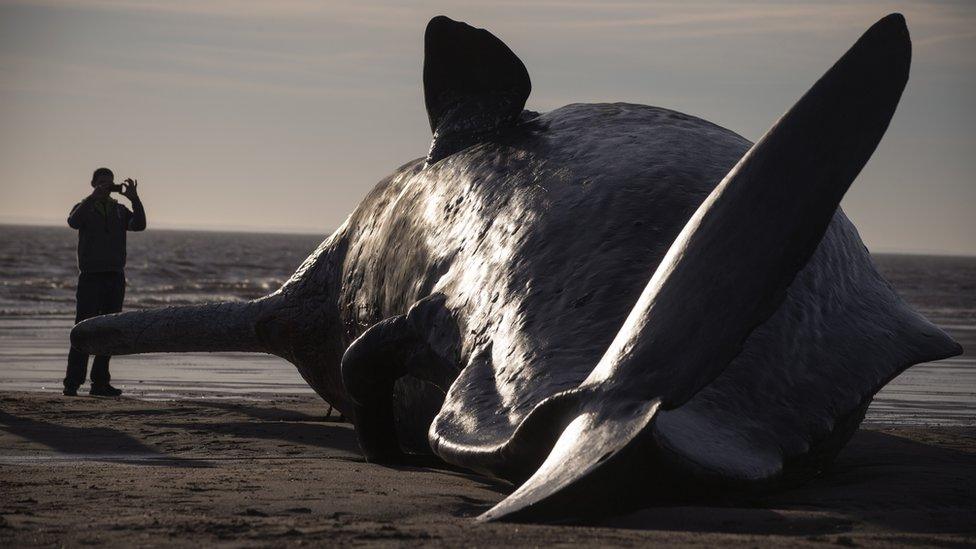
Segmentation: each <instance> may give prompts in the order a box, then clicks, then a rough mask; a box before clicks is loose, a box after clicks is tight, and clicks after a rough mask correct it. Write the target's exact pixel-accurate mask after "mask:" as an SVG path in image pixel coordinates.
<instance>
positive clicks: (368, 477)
mask: <svg viewBox="0 0 976 549" xmlns="http://www.w3.org/2000/svg"><path fill="white" fill-rule="evenodd" d="M327 411H328V407H327V406H326V405H325V404H324V403H323V402H322V401H321V400H319V399H317V398H316V397H314V396H308V395H291V396H278V397H274V398H263V399H260V400H259V399H248V398H247V397H246V396H243V397H237V396H235V397H231V398H227V397H219V396H217V395H213V396H211V397H206V396H204V397H198V398H185V399H180V400H172V401H145V400H137V399H133V398H121V399H98V398H88V397H84V398H73V399H65V398H62V397H60V396H56V395H52V394H50V393H38V392H34V393H26V392H12V391H6V392H3V393H0V441H2V444H0V447H2V448H3V450H2V455H0V484H2V489H0V545H2V546H4V547H13V546H54V545H57V546H61V545H64V546H82V545H99V544H106V545H113V546H122V545H124V546H132V545H139V546H194V545H197V546H199V545H208V546H209V545H223V546H235V547H236V546H240V547H261V546H273V545H283V544H285V543H288V544H325V543H329V544H333V543H334V544H342V545H361V544H367V545H372V544H397V545H400V544H406V545H424V546H427V545H440V546H459V545H461V544H473V545H477V546H497V545H518V546H525V545H566V544H585V545H624V546H627V545H643V544H649V543H676V544H681V545H716V544H731V545H748V546H755V545H758V544H764V545H765V544H782V545H811V546H822V545H823V544H825V543H827V544H840V545H848V546H854V545H868V546H880V545H888V544H891V543H909V544H923V545H940V546H945V545H962V544H971V543H976V428H973V427H906V426H903V427H893V426H877V425H876V426H873V427H872V426H869V427H867V428H864V429H862V430H861V431H860V432H858V433H857V435H856V436H855V437H854V439H853V441H852V442H851V444H850V445H848V447H847V448H846V449H845V450H844V451H843V452H842V453H841V455H840V456H839V458H838V459H837V461H836V462H835V464H834V466H833V468H832V469H831V470H829V471H828V472H826V474H824V475H823V476H822V477H820V478H819V479H817V480H815V481H813V482H810V483H809V484H807V485H805V486H803V487H801V488H799V489H795V490H792V491H789V492H783V493H778V494H773V495H769V496H764V497H755V496H753V497H749V498H729V499H728V500H727V501H722V502H714V503H712V502H710V504H709V505H702V506H696V507H677V508H675V507H670V508H651V509H646V510H643V511H639V512H636V513H633V514H631V515H628V516H624V517H619V518H616V519H612V520H606V521H604V522H602V523H599V524H593V525H587V526H547V525H525V524H479V523H476V522H475V521H474V517H475V516H477V515H478V514H479V513H481V512H482V511H484V510H486V509H488V508H489V507H490V506H491V505H493V504H494V503H495V502H497V501H499V500H500V499H501V498H503V497H504V495H505V493H506V492H507V491H508V490H510V487H508V486H506V485H504V484H499V483H496V482H494V481H491V480H489V479H485V478H481V477H477V476H474V475H469V474H466V473H463V472H460V471H453V470H450V469H448V468H444V467H440V466H437V465H436V464H418V465H417V466H404V467H382V466H378V465H372V464H368V463H365V462H363V460H362V458H361V457H360V456H359V453H358V451H357V450H358V449H357V446H356V439H355V434H354V432H353V429H352V426H351V425H349V424H348V423H346V422H344V421H341V420H340V418H338V417H337V416H336V415H335V414H334V413H333V414H332V415H331V416H326V412H327Z"/></svg>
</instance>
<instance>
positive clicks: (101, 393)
mask: <svg viewBox="0 0 976 549" xmlns="http://www.w3.org/2000/svg"><path fill="white" fill-rule="evenodd" d="M88 394H89V395H91V396H95V397H117V396H119V395H121V394H122V389H116V388H115V387H112V386H111V385H109V384H108V383H105V384H99V385H92V386H91V390H89V391H88Z"/></svg>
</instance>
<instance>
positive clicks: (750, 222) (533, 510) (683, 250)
mask: <svg viewBox="0 0 976 549" xmlns="http://www.w3.org/2000/svg"><path fill="white" fill-rule="evenodd" d="M910 61H911V43H910V40H909V35H908V29H907V28H906V25H905V20H904V18H903V17H902V16H901V15H898V14H893V15H889V16H887V17H885V18H883V19H881V20H880V21H878V22H877V23H876V24H875V25H873V26H872V27H871V28H870V29H868V30H867V32H865V34H864V35H863V36H862V37H861V38H860V39H859V40H858V41H857V42H856V43H855V44H854V45H853V46H852V47H851V49H850V50H849V51H848V52H847V53H845V54H844V56H843V57H841V59H840V60H839V61H837V63H836V64H835V65H834V66H833V67H832V68H831V69H830V70H828V71H827V72H826V74H824V76H823V77H822V78H820V80H819V81H817V82H816V83H815V84H814V86H813V87H812V88H811V89H810V90H809V91H808V92H807V93H806V94H805V95H804V96H803V97H802V98H801V99H800V100H799V101H798V102H797V103H796V104H795V105H794V106H793V107H792V108H791V109H790V110H789V111H788V112H787V113H786V114H785V115H783V117H782V118H781V119H780V120H779V121H778V122H777V123H776V124H774V125H773V127H772V128H771V129H770V130H769V131H768V132H767V133H766V134H765V136H763V138H762V139H761V140H759V142H757V143H756V144H755V145H754V146H753V147H752V148H751V149H750V150H749V151H748V152H747V153H746V154H745V155H744V156H743V157H742V159H741V160H740V161H739V162H738V164H737V165H736V166H735V167H734V168H733V169H732V170H731V171H730V172H729V174H728V175H727V176H726V177H725V178H724V180H723V181H722V182H721V183H720V184H719V185H718V186H717V187H716V188H715V190H714V191H713V192H712V193H711V195H710V196H709V197H708V198H707V199H706V200H705V201H704V203H703V204H702V205H701V207H700V208H699V209H698V210H697V211H696V212H695V214H694V215H693V216H692V217H691V219H690V220H689V221H688V223H687V224H686V225H685V227H684V229H683V230H682V231H681V233H680V234H679V235H678V237H677V238H676V239H675V241H674V243H673V244H672V246H671V248H670V249H669V251H668V253H667V254H666V256H665V258H664V259H663V261H662V262H661V264H660V265H659V267H658V268H657V270H656V271H655V272H654V274H653V276H652V277H651V280H650V282H649V283H648V285H647V286H646V288H645V290H644V292H643V293H642V295H641V297H640V298H639V300H638V301H637V304H636V305H635V306H634V308H633V309H632V310H631V313H630V315H629V316H628V317H627V319H626V321H625V322H624V324H623V326H622V328H621V329H620V331H619V332H618V334H617V336H616V338H615V339H614V341H613V343H612V344H611V345H610V347H609V348H608V350H607V351H606V353H605V354H604V356H603V358H602V359H601V360H600V362H599V363H598V364H597V366H596V367H595V368H594V370H593V371H592V372H591V374H590V375H589V377H588V378H587V379H586V380H585V381H584V382H583V383H582V385H581V386H580V387H579V389H578V393H576V394H575V395H574V397H573V398H574V400H575V402H574V404H573V406H572V407H571V412H570V413H569V415H568V418H564V419H566V420H565V421H561V422H560V425H562V426H564V427H563V428H562V430H561V432H556V433H554V434H555V435H556V436H555V438H554V439H553V440H551V441H550V442H551V444H552V446H551V447H552V450H551V451H550V452H549V455H548V457H547V458H546V459H545V460H544V461H543V462H542V465H541V466H540V467H539V469H538V470H536V471H535V473H534V474H533V475H532V476H531V477H530V478H528V480H526V481H525V482H524V483H523V484H522V485H521V486H520V487H519V488H518V489H517V490H516V491H515V492H514V493H512V494H511V495H510V496H509V497H508V498H506V499H505V500H503V501H502V502H500V503H499V504H498V505H496V506H495V507H494V508H492V509H491V510H489V511H488V512H486V513H485V514H484V515H482V516H481V517H480V518H481V520H497V519H508V520H539V519H543V520H544V519H549V518H561V519H566V518H570V517H571V516H573V515H574V514H575V513H591V512H592V506H593V503H594V498H595V497H596V498H598V499H599V500H600V504H599V505H600V506H604V505H607V506H609V505H612V503H613V500H614V498H616V499H620V498H619V495H620V494H623V493H627V492H628V490H627V489H626V488H625V487H624V486H622V484H623V483H626V484H628V487H629V486H630V483H632V482H635V481H636V478H635V477H636V476H639V475H640V474H641V473H640V472H639V471H640V470H642V469H648V468H653V467H654V465H653V464H651V463H649V462H648V460H649V459H650V457H649V456H653V455H654V452H649V451H646V450H647V448H646V446H647V445H648V444H651V442H649V441H650V440H651V439H652V438H653V436H652V435H650V433H651V430H652V429H653V425H654V420H655V417H656V416H657V415H659V413H660V412H662V411H664V410H671V409H675V408H677V407H679V406H681V405H682V404H684V403H686V402H688V401H689V400H690V399H691V398H692V397H693V396H694V395H695V394H696V393H698V392H699V391H700V390H702V389H703V388H704V387H705V386H706V385H708V384H709V383H711V382H712V381H713V380H714V379H715V378H716V377H717V376H718V375H719V374H720V373H722V371H723V370H724V369H725V368H726V367H727V366H728V365H729V364H730V363H731V362H732V361H733V359H735V358H736V357H737V356H738V355H739V353H740V351H741V349H742V346H743V344H744V342H745V340H746V339H747V338H748V337H749V335H750V334H751V333H752V332H753V330H754V329H755V328H757V327H758V326H760V325H761V324H763V323H764V322H765V321H766V320H768V319H769V317H770V316H771V315H772V314H773V313H774V312H775V311H776V310H777V309H778V308H779V307H780V305H781V304H782V303H783V301H784V299H785V296H786V291H787V288H788V287H789V286H790V285H791V283H792V282H793V280H794V278H795V277H796V275H797V273H798V272H800V270H801V269H803V268H804V266H805V265H806V264H807V262H808V261H809V260H810V258H811V256H812V255H813V253H814V251H815V250H816V249H817V248H818V246H819V244H820V242H821V239H822V238H823V236H824V234H825V232H826V230H827V228H828V225H829V224H830V223H831V220H832V219H833V218H834V216H835V213H836V212H837V210H838V206H839V204H840V201H841V198H842V197H843V196H844V193H845V192H846V191H847V189H848V187H849V186H850V185H851V183H852V182H853V181H854V179H855V178H856V177H857V175H858V173H859V172H860V171H861V169H862V168H863V167H864V165H865V163H866V162H867V161H868V158H869V157H870V156H871V154H872V153H873V152H874V150H875V148H876V147H877V145H878V143H879V142H880V140H881V138H882V136H883V135H884V133H885V131H886V129H887V127H888V124H889V122H890V120H891V117H892V115H893V114H894V112H895V107H896V106H897V104H898V101H899V99H900V97H901V94H902V91H903V89H904V87H905V84H906V82H907V80H908V73H909V66H910ZM852 329H854V327H852ZM933 329H934V327H933ZM936 332H937V333H936ZM926 335H930V336H931V338H932V345H931V349H929V350H931V351H933V352H934V353H935V355H936V356H935V357H933V358H941V357H945V356H950V355H951V354H954V353H957V352H958V351H959V348H958V345H956V344H955V343H954V342H952V341H951V339H949V338H948V337H947V336H945V334H942V333H941V332H940V331H939V330H938V329H934V332H933V333H931V334H926ZM882 381H887V379H885V380H882ZM866 385H867V384H866ZM857 389H858V390H860V389H861V387H858V388H857ZM871 389H873V390H877V388H875V387H871V388H865V391H868V392H869V391H870V390H871ZM871 394H873V393H871ZM868 400H870V396H869V397H868ZM642 446H644V447H645V448H641V447H642ZM608 486H609V488H608ZM613 494H617V496H613V497H611V496H612V495H613ZM603 500H606V501H603ZM581 506H585V507H586V508H587V509H589V511H587V510H585V509H583V508H581Z"/></svg>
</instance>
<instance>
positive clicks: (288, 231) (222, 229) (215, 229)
mask: <svg viewBox="0 0 976 549" xmlns="http://www.w3.org/2000/svg"><path fill="white" fill-rule="evenodd" d="M0 227H45V228H51V229H66V230H72V229H71V228H70V227H68V226H67V225H61V224H54V223H51V222H43V221H38V222H28V221H18V222H12V221H4V220H3V219H0ZM153 230H156V231H170V232H201V233H238V234H281V235H295V236H320V237H321V238H323V239H325V238H328V237H329V235H331V234H332V233H333V232H334V231H335V229H332V230H329V231H327V232H323V231H322V230H318V229H313V228H311V227H304V228H303V227H247V226H240V225H225V226H213V225H187V226H175V225H171V224H162V225H160V226H158V227H154V228H153ZM865 246H866V245H865ZM868 253H869V254H871V255H875V254H884V255H923V256H934V257H967V258H968V257H976V254H974V253H962V252H949V251H944V250H943V251H936V250H926V249H920V248H915V249H897V248H886V247H883V246H882V247H877V248H874V249H872V248H868Z"/></svg>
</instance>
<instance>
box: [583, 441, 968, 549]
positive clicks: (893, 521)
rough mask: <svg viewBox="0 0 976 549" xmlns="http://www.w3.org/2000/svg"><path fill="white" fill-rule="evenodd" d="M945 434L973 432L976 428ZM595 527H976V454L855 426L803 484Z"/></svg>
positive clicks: (838, 530)
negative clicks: (824, 465) (820, 470)
mask: <svg viewBox="0 0 976 549" xmlns="http://www.w3.org/2000/svg"><path fill="white" fill-rule="evenodd" d="M946 432H947V433H958V434H959V436H962V437H966V438H972V437H973V436H974V434H976V430H974V429H969V428H951V429H947V431H946ZM594 525H597V526H610V527H616V528H630V529H642V530H671V531H686V532H716V533H738V534H773V535H796V536H814V537H816V536H823V535H830V534H842V533H845V532H848V531H851V530H853V529H855V527H856V526H858V529H863V527H864V526H865V525H868V526H869V527H873V528H879V529H883V530H891V531H892V532H902V533H904V532H912V533H929V534H935V533H972V532H976V454H973V453H969V452H964V451H961V450H955V449H951V448H945V447H939V446H933V445H928V444H923V443H920V442H916V441H913V440H909V439H906V438H903V437H900V436H896V435H892V434H888V433H883V432H878V431H868V430H861V431H858V432H857V434H856V435H855V436H854V438H853V439H852V440H851V442H850V444H849V445H848V446H847V447H846V448H845V449H844V450H843V451H842V452H841V453H840V455H839V456H838V457H837V459H836V461H835V462H834V464H833V466H832V467H831V468H830V469H828V470H827V471H825V472H824V473H823V475H821V476H820V477H818V478H816V479H813V480H811V481H810V482H808V483H806V484H805V485H803V486H800V487H797V488H794V489H791V490H786V491H782V492H777V493H773V494H770V495H766V496H755V495H753V496H748V497H742V498H739V499H737V498H735V497H731V498H728V499H727V500H726V501H723V502H721V503H719V504H717V505H715V506H699V505H695V504H690V505H688V504H686V505H685V506H682V507H650V508H645V509H641V510H639V511H636V512H633V513H630V514H628V515H624V516H621V517H615V518H611V519H607V520H603V521H600V522H599V523H598V524H594Z"/></svg>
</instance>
